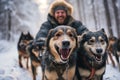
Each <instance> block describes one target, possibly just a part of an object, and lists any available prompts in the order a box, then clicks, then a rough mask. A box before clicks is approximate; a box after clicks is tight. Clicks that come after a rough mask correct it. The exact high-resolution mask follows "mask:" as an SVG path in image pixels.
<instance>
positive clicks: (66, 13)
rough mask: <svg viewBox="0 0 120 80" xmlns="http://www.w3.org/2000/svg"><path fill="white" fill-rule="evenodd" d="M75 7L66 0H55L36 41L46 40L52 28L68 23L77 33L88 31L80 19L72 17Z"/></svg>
mask: <svg viewBox="0 0 120 80" xmlns="http://www.w3.org/2000/svg"><path fill="white" fill-rule="evenodd" d="M72 12H73V7H72V5H71V4H69V3H67V2H66V1H65V0H55V1H54V2H53V3H52V4H51V6H50V10H49V13H48V17H47V21H46V22H44V23H43V24H42V26H41V27H40V30H39V32H38V33H37V35H36V41H39V40H45V38H46V37H47V34H48V32H49V30H50V29H52V28H55V27H57V26H58V25H68V26H71V27H73V28H75V29H76V31H77V34H78V35H81V34H82V33H83V32H85V31H88V29H87V28H86V27H84V26H83V25H82V23H81V22H80V21H76V20H75V19H74V18H73V17H72Z"/></svg>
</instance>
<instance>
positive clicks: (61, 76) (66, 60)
mask: <svg viewBox="0 0 120 80" xmlns="http://www.w3.org/2000/svg"><path fill="white" fill-rule="evenodd" d="M46 48H47V51H46V53H45V55H44V65H43V66H42V69H43V77H42V79H43V80H66V79H67V80H73V78H74V75H75V68H76V48H77V34H76V31H75V29H73V28H71V27H70V26H64V25H62V26H57V27H56V28H54V29H51V30H50V32H49V34H48V36H47V40H46Z"/></svg>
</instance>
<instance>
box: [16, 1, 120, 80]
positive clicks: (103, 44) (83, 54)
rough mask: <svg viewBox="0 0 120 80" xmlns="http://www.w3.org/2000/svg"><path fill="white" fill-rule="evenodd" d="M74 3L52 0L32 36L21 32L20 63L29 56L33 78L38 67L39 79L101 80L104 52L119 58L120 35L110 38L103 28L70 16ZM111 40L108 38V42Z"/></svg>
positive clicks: (105, 58)
mask: <svg viewBox="0 0 120 80" xmlns="http://www.w3.org/2000/svg"><path fill="white" fill-rule="evenodd" d="M72 12H73V7H72V5H71V4H69V3H68V2H66V1H65V0H55V1H54V2H53V3H52V4H51V6H50V10H49V13H48V16H47V17H48V18H47V21H46V22H44V23H43V24H42V25H41V27H40V30H39V31H38V33H37V35H36V37H35V38H33V37H32V35H31V34H30V33H29V32H28V33H27V34H24V33H21V36H20V38H19V41H18V55H19V65H20V67H21V68H23V64H22V59H23V58H25V59H27V62H26V66H27V69H28V68H29V67H28V63H29V60H28V59H30V63H31V64H30V65H31V70H32V74H33V80H36V75H37V67H38V66H40V67H41V69H42V74H41V75H42V80H103V75H104V73H105V70H106V61H107V56H110V59H111V61H112V62H113V65H114V66H115V64H114V60H113V59H112V56H111V54H112V53H113V54H114V55H115V57H116V60H117V62H118V65H119V68H120V63H119V56H120V39H116V41H114V42H112V41H111V40H112V39H109V38H108V37H107V35H106V32H105V30H104V29H100V30H98V31H96V32H93V31H89V30H88V29H87V28H86V27H85V26H84V25H83V24H82V23H81V22H80V21H77V20H75V19H74V18H73V17H72ZM110 41H111V42H110Z"/></svg>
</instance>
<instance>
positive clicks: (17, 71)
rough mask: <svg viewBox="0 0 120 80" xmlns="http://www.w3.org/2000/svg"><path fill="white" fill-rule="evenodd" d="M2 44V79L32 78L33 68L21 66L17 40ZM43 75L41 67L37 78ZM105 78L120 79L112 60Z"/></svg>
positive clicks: (0, 48) (22, 79)
mask: <svg viewBox="0 0 120 80" xmlns="http://www.w3.org/2000/svg"><path fill="white" fill-rule="evenodd" d="M3 43H4V44H3ZM0 45H1V46H0V80H32V73H31V70H27V69H25V68H20V67H19V64H18V52H17V41H16V42H7V41H0ZM41 76H42V74H41V68H40V67H39V68H38V75H37V80H41ZM103 80H120V72H119V69H118V67H113V66H112V64H111V62H110V63H109V64H107V67H106V72H105V75H104V79H103Z"/></svg>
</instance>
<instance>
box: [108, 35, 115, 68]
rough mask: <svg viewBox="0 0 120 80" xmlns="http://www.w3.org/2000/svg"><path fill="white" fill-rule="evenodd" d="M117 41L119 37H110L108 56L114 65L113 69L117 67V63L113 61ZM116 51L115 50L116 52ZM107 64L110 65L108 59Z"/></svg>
mask: <svg viewBox="0 0 120 80" xmlns="http://www.w3.org/2000/svg"><path fill="white" fill-rule="evenodd" d="M116 41H117V37H115V36H110V37H109V38H108V42H109V45H108V48H107V50H108V51H107V52H108V56H109V58H110V60H111V62H112V64H113V67H115V61H114V59H113V56H112V55H115V50H116V49H115V46H114V45H115V42H116ZM114 49H115V50H114ZM107 62H108V63H109V61H108V59H107Z"/></svg>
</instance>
